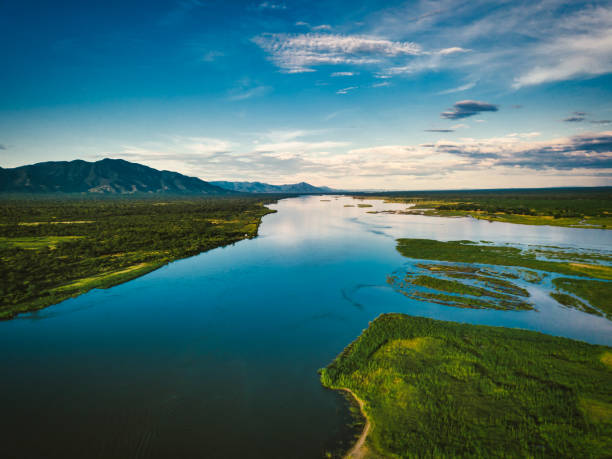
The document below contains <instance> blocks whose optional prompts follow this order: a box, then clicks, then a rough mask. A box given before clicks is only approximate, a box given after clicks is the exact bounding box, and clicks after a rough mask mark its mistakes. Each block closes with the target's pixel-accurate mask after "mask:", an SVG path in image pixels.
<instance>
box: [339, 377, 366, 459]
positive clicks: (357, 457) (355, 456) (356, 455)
mask: <svg viewBox="0 0 612 459" xmlns="http://www.w3.org/2000/svg"><path fill="white" fill-rule="evenodd" d="M336 390H342V391H345V392H348V393H349V394H351V396H352V397H353V399H355V401H356V402H357V404H358V405H359V411H361V415H362V416H363V418H364V419H365V425H364V426H363V430H362V431H361V434H360V435H359V438H358V439H357V441H356V442H355V444H354V445H353V446H352V447H351V449H349V450H348V452H347V453H346V454H345V455H344V456H343V458H344V459H363V458H365V457H366V454H367V453H368V447H367V446H366V444H365V441H366V438H367V436H368V434H369V433H370V429H371V427H372V423H371V422H370V418H369V417H368V415H367V413H366V411H365V408H364V402H363V400H361V399H360V398H359V397H357V395H356V394H355V392H353V391H352V390H351V389H349V388H347V387H340V388H337V389H336Z"/></svg>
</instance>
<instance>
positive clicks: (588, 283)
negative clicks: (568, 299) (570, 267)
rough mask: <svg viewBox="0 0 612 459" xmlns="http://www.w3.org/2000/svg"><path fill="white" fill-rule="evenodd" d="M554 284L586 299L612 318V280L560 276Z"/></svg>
mask: <svg viewBox="0 0 612 459" xmlns="http://www.w3.org/2000/svg"><path fill="white" fill-rule="evenodd" d="M553 284H554V285H555V287H557V288H558V289H561V290H565V291H566V292H569V293H573V294H574V295H577V296H579V297H580V298H583V299H585V300H586V301H588V302H589V303H590V305H591V306H595V307H597V308H599V309H601V310H602V311H603V312H604V314H606V315H607V316H608V318H612V282H601V281H596V280H588V279H567V278H558V279H554V280H553ZM566 296H569V295H566ZM590 309H591V308H590Z"/></svg>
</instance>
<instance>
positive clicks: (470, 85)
mask: <svg viewBox="0 0 612 459" xmlns="http://www.w3.org/2000/svg"><path fill="white" fill-rule="evenodd" d="M474 86H476V82H475V81H474V82H471V83H466V84H462V85H461V86H457V87H456V88H450V89H445V90H444V91H440V92H438V95H444V94H453V93H455V92H462V91H467V90H468V89H472V88H473V87H474Z"/></svg>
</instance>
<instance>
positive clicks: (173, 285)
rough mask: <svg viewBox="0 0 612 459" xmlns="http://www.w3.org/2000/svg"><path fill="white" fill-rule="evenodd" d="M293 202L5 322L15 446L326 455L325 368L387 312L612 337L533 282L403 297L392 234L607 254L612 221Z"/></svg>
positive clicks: (50, 451) (4, 431)
mask: <svg viewBox="0 0 612 459" xmlns="http://www.w3.org/2000/svg"><path fill="white" fill-rule="evenodd" d="M357 202H362V201H354V200H353V199H351V198H349V197H340V198H336V197H320V196H316V197H315V196H313V197H301V198H292V199H285V200H282V201H280V202H278V203H277V204H275V205H272V206H271V207H272V208H274V209H277V210H278V212H277V213H275V214H271V215H268V216H266V217H265V218H264V219H263V223H262V225H261V227H260V230H259V234H260V235H259V237H257V238H255V239H252V240H244V241H241V242H239V243H237V244H235V245H233V246H229V247H225V248H219V249H215V250H212V251H210V252H207V253H203V254H200V255H198V256H195V257H192V258H188V259H185V260H180V261H177V262H174V263H171V264H170V265H168V266H165V267H163V268H161V269H159V270H157V271H155V272H152V273H150V274H148V275H146V276H144V277H141V278H138V279H135V280H133V281H131V282H128V283H126V284H122V285H119V286H117V287H114V288H111V289H108V290H94V291H91V292H90V293H88V294H85V295H82V296H80V297H78V298H75V299H70V300H67V301H65V302H63V303H61V304H59V305H56V306H53V307H50V308H47V309H44V310H42V311H39V312H38V313H33V314H27V315H23V316H20V317H18V318H17V319H15V320H11V321H7V322H1V323H0V368H1V369H2V372H1V374H0V409H1V412H0V439H1V440H2V442H1V443H2V446H1V447H0V451H1V453H0V454H1V456H2V457H3V458H9V457H19V458H22V457H41V458H51V457H61V458H67V457H75V458H85V457H87V458H91V457H134V458H141V457H142V458H144V457H173V458H177V457H206V458H222V457H223V458H225V457H229V458H238V457H240V458H293V457H296V458H302V457H304V458H317V457H322V456H323V454H324V453H325V452H326V451H331V450H334V449H336V448H337V447H338V445H339V442H340V441H342V440H344V441H345V444H346V441H347V435H349V438H350V433H349V431H348V429H347V427H346V424H347V422H348V420H349V415H348V410H347V407H346V402H345V401H344V399H343V398H342V397H341V396H340V395H338V394H337V393H335V392H332V391H329V390H326V389H324V388H322V387H321V385H320V383H319V379H318V375H317V369H318V368H321V367H324V366H325V365H327V363H329V362H330V361H331V360H332V359H333V358H334V356H336V355H337V354H338V353H339V352H340V351H341V350H342V349H343V348H344V347H345V346H346V345H347V344H348V343H350V342H351V341H352V340H354V339H355V338H356V337H357V336H358V335H359V334H360V332H361V331H362V330H363V329H364V328H366V327H367V326H368V322H369V321H371V320H372V319H374V318H375V317H376V316H378V315H379V314H381V313H383V312H403V313H407V314H413V315H422V316H428V317H434V318H439V319H446V320H455V321H462V322H471V323H483V324H490V325H504V326H508V327H519V328H527V329H532V330H538V331H541V332H544V333H549V334H554V335H561V336H567V337H571V338H575V339H581V340H585V341H589V342H592V343H602V344H612V322H610V321H608V320H606V319H603V318H601V317H597V316H593V315H588V314H585V313H582V312H578V311H575V310H570V309H566V308H562V307H560V306H559V305H558V304H557V303H555V302H554V301H553V300H552V299H550V298H549V297H548V296H547V293H546V290H545V288H544V287H539V286H527V287H528V288H529V290H530V293H531V294H532V298H533V299H534V301H535V302H536V310H533V311H493V310H472V309H458V308H453V307H447V306H442V305H435V304H429V303H423V302H418V301H415V300H411V299H408V298H406V297H405V296H403V295H400V294H399V293H397V292H395V291H394V290H393V289H392V288H391V287H390V286H388V285H387V283H386V277H387V275H388V274H391V273H392V272H393V271H395V270H397V269H401V268H402V267H403V266H406V264H407V263H408V260H407V259H406V258H404V257H402V256H401V255H400V254H399V253H398V252H397V251H396V250H395V239H396V238H398V237H415V238H430V239H439V240H459V239H469V240H474V241H480V240H486V241H492V242H495V243H512V244H522V245H532V244H536V245H537V244H540V245H549V246H550V245H553V246H561V247H572V248H585V249H594V250H607V251H610V250H611V249H612V231H605V230H595V229H573V228H557V227H546V226H524V225H511V224H506V223H489V222H486V221H479V220H473V219H469V218H458V219H457V218H436V217H423V216H416V215H414V216H408V215H395V214H370V213H367V211H371V210H384V209H404V208H405V207H406V206H405V205H401V204H384V203H382V202H381V201H365V202H366V203H369V204H372V205H373V207H371V208H359V207H344V206H345V204H357Z"/></svg>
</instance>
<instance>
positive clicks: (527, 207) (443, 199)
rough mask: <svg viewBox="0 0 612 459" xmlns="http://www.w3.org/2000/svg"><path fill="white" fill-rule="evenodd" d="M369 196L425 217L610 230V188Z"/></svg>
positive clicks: (611, 214) (407, 193)
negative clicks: (406, 206) (410, 207)
mask: <svg viewBox="0 0 612 459" xmlns="http://www.w3.org/2000/svg"><path fill="white" fill-rule="evenodd" d="M369 197H370V198H382V199H385V200H387V201H388V202H400V203H410V204H414V205H415V207H413V209H414V212H417V213H423V214H425V215H433V216H447V217H448V216H471V217H474V218H479V219H485V220H490V221H503V222H508V223H518V224H524V225H554V226H572V227H581V228H605V229H610V228H612V188H610V187H601V188H549V189H532V190H528V189H524V190H472V191H437V192H436V191H427V192H392V193H380V194H377V195H376V196H369ZM358 198H360V199H363V198H364V196H363V195H360V196H358Z"/></svg>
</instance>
